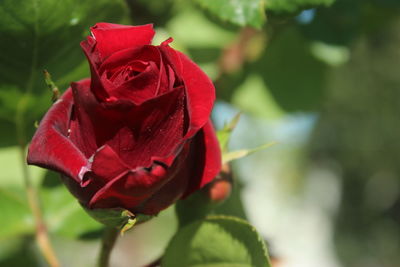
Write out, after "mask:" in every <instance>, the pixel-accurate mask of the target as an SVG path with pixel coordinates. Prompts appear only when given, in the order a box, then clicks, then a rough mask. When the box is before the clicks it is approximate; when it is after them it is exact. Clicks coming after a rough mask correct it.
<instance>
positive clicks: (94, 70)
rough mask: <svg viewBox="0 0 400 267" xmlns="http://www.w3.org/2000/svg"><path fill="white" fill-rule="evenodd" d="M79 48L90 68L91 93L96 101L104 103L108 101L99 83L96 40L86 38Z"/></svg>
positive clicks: (98, 57) (99, 59) (107, 95)
mask: <svg viewBox="0 0 400 267" xmlns="http://www.w3.org/2000/svg"><path fill="white" fill-rule="evenodd" d="M81 47H82V50H83V52H84V53H85V55H86V58H87V60H88V62H89V67H90V76H91V84H92V85H91V86H92V88H93V89H92V92H93V94H94V95H95V96H96V98H97V99H98V100H101V101H106V100H107V99H109V97H110V96H109V94H108V93H107V91H106V89H105V88H104V87H103V85H102V84H101V82H100V74H99V71H98V68H99V66H100V64H101V61H102V60H101V57H100V55H99V52H98V51H97V50H96V40H94V39H93V37H91V36H88V37H87V40H85V41H82V42H81Z"/></svg>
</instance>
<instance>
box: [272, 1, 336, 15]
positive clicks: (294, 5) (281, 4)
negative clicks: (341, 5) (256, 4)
mask: <svg viewBox="0 0 400 267" xmlns="http://www.w3.org/2000/svg"><path fill="white" fill-rule="evenodd" d="M334 2H335V0H267V1H266V3H265V7H266V9H267V10H270V11H274V12H276V13H293V12H298V11H299V10H301V9H308V8H313V7H318V6H329V5H331V4H333V3H334Z"/></svg>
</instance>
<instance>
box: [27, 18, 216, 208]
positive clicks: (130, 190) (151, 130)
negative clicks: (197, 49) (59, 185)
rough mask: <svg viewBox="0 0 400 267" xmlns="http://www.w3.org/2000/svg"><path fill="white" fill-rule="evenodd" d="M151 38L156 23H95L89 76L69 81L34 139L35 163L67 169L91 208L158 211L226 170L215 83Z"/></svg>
mask: <svg viewBox="0 0 400 267" xmlns="http://www.w3.org/2000/svg"><path fill="white" fill-rule="evenodd" d="M153 36H154V30H153V28H152V25H143V26H125V25H117V24H110V23H97V24H96V25H95V26H94V27H92V28H91V36H88V37H87V39H86V40H85V41H83V42H82V43H81V47H82V49H83V51H84V53H85V54H86V57H87V59H88V61H89V65H90V70H91V78H90V79H84V80H81V81H78V82H73V83H72V84H71V87H70V88H68V89H67V90H66V92H65V93H64V94H63V95H62V96H61V98H60V99H59V100H58V101H57V102H55V103H54V104H53V106H52V107H51V108H50V110H49V111H48V112H47V114H46V115H45V117H44V118H43V120H42V121H41V123H40V125H39V128H38V129H37V131H36V133H35V135H34V137H33V139H32V142H31V144H30V146H29V151H28V163H29V164H34V165H38V166H41V167H44V168H47V169H51V170H54V171H56V172H59V173H60V174H61V177H62V181H63V182H64V184H65V185H66V186H67V187H68V189H69V190H70V191H71V193H72V194H73V195H74V196H75V197H76V198H77V199H78V200H79V202H80V203H81V204H82V205H83V206H84V207H86V208H88V209H126V210H129V211H130V212H132V213H134V214H138V213H139V214H147V215H153V214H156V213H158V212H159V211H161V210H163V209H165V208H167V207H168V206H170V205H171V204H173V203H174V202H176V201H177V200H178V199H180V198H182V197H185V196H187V195H189V194H191V193H192V192H194V191H196V190H198V189H200V188H202V187H203V186H204V185H206V184H207V183H209V182H210V181H212V180H213V179H214V177H215V176H216V175H217V174H218V172H219V171H220V167H221V152H220V149H219V144H218V141H217V139H216V136H215V132H214V129H213V126H212V124H211V122H210V118H209V117H210V113H211V110H212V107H213V104H214V100H215V89H214V86H213V84H212V82H211V81H210V79H209V78H208V77H207V76H206V74H204V73H203V72H202V71H201V70H200V68H199V67H198V66H197V65H196V64H195V63H193V62H192V61H191V60H190V59H189V58H188V57H187V56H185V55H184V54H182V53H181V52H179V51H176V50H174V49H173V48H171V47H170V46H169V43H170V42H172V39H168V40H167V41H165V42H163V43H162V44H161V45H159V46H154V45H151V40H152V38H153ZM60 64H62V63H60Z"/></svg>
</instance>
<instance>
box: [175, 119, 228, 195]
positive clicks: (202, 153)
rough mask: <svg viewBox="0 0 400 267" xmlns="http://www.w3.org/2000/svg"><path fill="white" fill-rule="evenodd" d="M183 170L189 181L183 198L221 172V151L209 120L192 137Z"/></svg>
mask: <svg viewBox="0 0 400 267" xmlns="http://www.w3.org/2000/svg"><path fill="white" fill-rule="evenodd" d="M192 146H193V147H194V148H193V149H192V150H191V154H189V156H188V159H187V164H185V167H186V168H184V169H183V170H181V172H182V173H184V175H186V176H187V178H186V179H187V180H188V181H189V184H188V187H187V189H186V192H185V193H184V197H186V196H188V195H189V194H191V193H193V192H194V191H196V190H198V189H200V188H202V187H203V186H205V185H206V184H208V183H209V182H211V181H212V180H213V179H214V178H215V176H217V174H218V173H219V171H220V170H221V150H220V147H219V143H218V140H217V137H216V135H215V131H214V128H213V126H212V123H211V120H208V122H207V123H206V125H204V127H203V129H201V130H200V131H199V132H198V134H197V135H196V136H195V137H194V140H193V143H192Z"/></svg>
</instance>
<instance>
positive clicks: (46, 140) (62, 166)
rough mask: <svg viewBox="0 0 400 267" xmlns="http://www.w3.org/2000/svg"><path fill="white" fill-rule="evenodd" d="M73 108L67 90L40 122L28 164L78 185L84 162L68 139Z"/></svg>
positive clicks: (81, 155) (69, 93)
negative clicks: (74, 181) (59, 175)
mask: <svg viewBox="0 0 400 267" xmlns="http://www.w3.org/2000/svg"><path fill="white" fill-rule="evenodd" d="M72 105H73V103H72V91H71V89H68V90H67V91H66V92H65V93H64V95H63V96H62V97H61V98H60V100H58V101H57V102H56V103H54V104H53V106H52V107H51V108H50V110H49V111H48V112H47V114H46V116H45V117H44V118H43V120H42V121H41V123H40V126H39V128H38V130H37V131H36V133H35V135H34V136H33V139H32V142H31V144H30V146H29V151H28V159H27V161H28V164H34V165H38V166H40V167H44V168H47V169H51V170H54V171H57V172H60V173H62V174H64V175H66V176H68V177H71V178H73V179H74V180H76V181H77V182H80V177H79V172H80V170H81V168H82V167H83V166H85V165H86V163H87V159H86V157H85V156H84V155H83V153H82V152H81V151H80V150H78V148H77V147H76V146H75V145H74V144H73V143H72V142H71V140H70V139H69V138H68V123H69V119H70V114H71V107H72Z"/></svg>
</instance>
